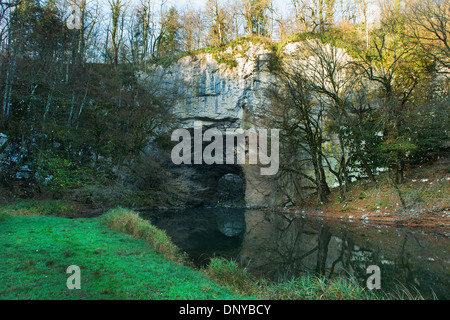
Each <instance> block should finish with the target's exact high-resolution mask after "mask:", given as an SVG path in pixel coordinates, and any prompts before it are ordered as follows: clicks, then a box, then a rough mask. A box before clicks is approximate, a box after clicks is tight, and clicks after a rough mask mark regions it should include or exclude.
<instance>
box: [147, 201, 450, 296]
mask: <svg viewBox="0 0 450 320" xmlns="http://www.w3.org/2000/svg"><path fill="white" fill-rule="evenodd" d="M145 216H146V217H148V218H149V219H151V221H152V223H154V224H155V225H157V226H158V227H159V228H162V229H165V230H166V231H167V232H168V234H169V235H170V236H171V237H172V239H173V241H174V242H175V243H176V244H177V245H178V246H179V247H181V248H182V249H183V250H185V251H186V252H187V253H188V254H190V256H191V257H192V259H193V260H194V262H195V263H197V264H199V265H201V264H206V263H207V262H208V259H209V258H210V257H212V256H225V257H227V258H233V259H236V260H238V261H239V262H240V263H241V264H242V265H245V266H247V268H248V270H249V271H250V272H251V273H253V274H255V275H261V276H264V277H268V278H271V279H273V280H278V279H280V278H289V277H292V276H295V275H299V274H302V273H304V272H314V273H320V274H323V275H326V276H333V275H337V274H341V275H348V274H350V275H354V276H356V277H357V278H358V279H360V280H361V282H362V284H364V281H365V279H367V277H368V275H367V274H366V270H367V267H368V266H369V265H378V266H379V267H380V268H381V275H382V279H381V281H382V288H383V289H389V288H391V287H393V286H394V285H395V284H399V283H401V284H404V285H414V286H415V287H417V288H418V289H419V290H420V292H421V293H422V294H423V295H424V297H426V298H432V297H433V292H434V293H435V294H436V295H437V297H438V298H440V299H449V298H450V289H449V288H450V286H449V284H450V272H449V263H450V256H449V252H448V249H449V248H450V247H449V244H450V242H449V238H448V237H447V236H446V235H445V234H432V233H431V234H430V233H425V232H421V231H413V230H406V229H397V228H394V227H388V226H363V225H358V224H356V223H351V224H350V223H343V222H336V221H333V222H329V221H328V222H327V221H321V220H316V219H311V218H310V219H307V218H292V217H287V216H283V215H281V214H278V213H272V212H267V211H261V210H244V209H236V208H235V209H232V208H220V209H219V208H209V209H184V210H177V211H165V212H158V213H151V214H146V215H145Z"/></svg>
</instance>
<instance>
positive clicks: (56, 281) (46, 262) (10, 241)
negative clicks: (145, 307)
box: [0, 209, 240, 300]
mask: <svg viewBox="0 0 450 320" xmlns="http://www.w3.org/2000/svg"><path fill="white" fill-rule="evenodd" d="M5 211H6V210H4V209H3V210H2V212H1V213H0V234H1V235H2V236H1V237H0V255H1V256H2V263H1V264H0V299H21V300H23V299H44V300H47V299H52V300H53V299H58V300H59V299H63V300H66V299H90V300H98V299H124V300H128V299H161V300H172V299H236V298H240V296H238V295H237V294H236V293H235V292H233V291H232V290H230V289H228V288H225V287H224V286H221V285H218V284H217V283H215V282H213V281H212V280H210V279H209V278H208V277H207V276H206V275H205V274H204V273H202V272H200V271H198V270H195V269H193V268H191V267H189V266H185V265H183V264H180V263H177V262H174V261H171V260H169V259H167V258H166V257H165V256H164V254H162V253H161V252H159V251H158V250H157V249H156V248H155V247H154V246H153V245H152V244H151V242H147V241H146V239H138V238H135V237H134V236H132V235H129V234H126V233H121V232H117V231H115V230H112V229H111V228H109V227H107V226H106V225H105V224H108V223H109V221H110V220H108V219H111V218H112V217H113V216H114V215H117V212H118V211H116V212H113V213H112V214H110V215H106V216H105V218H106V220H103V219H102V218H91V219H68V218H61V217H48V216H25V214H24V211H20V215H9V214H7V213H6V212H5ZM15 211H16V212H17V210H15ZM32 211H33V210H32ZM125 212H126V211H125ZM10 213H12V214H14V210H13V211H10ZM148 230H150V229H148ZM148 232H152V231H148ZM158 236H159V237H163V235H162V234H161V233H159V234H158V233H157V237H158ZM147 240H148V239H147ZM152 241H153V240H152ZM163 242H164V240H163ZM161 248H165V247H160V249H161ZM70 265H77V266H79V267H80V269H81V289H80V290H68V289H67V279H68V277H69V276H70V274H67V273H66V270H67V268H68V266H70Z"/></svg>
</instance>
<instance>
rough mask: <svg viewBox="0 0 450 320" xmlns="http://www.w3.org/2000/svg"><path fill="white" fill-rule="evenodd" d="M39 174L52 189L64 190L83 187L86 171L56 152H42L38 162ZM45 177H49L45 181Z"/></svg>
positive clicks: (43, 182)
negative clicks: (55, 153)
mask: <svg viewBox="0 0 450 320" xmlns="http://www.w3.org/2000/svg"><path fill="white" fill-rule="evenodd" d="M36 172H37V174H38V175H39V177H41V179H42V180H43V181H41V183H42V184H46V185H47V186H48V187H49V188H50V189H51V190H52V191H58V192H64V191H65V190H68V189H73V188H76V187H81V186H82V185H83V184H84V181H85V179H84V173H85V172H84V171H83V170H80V169H78V168H77V166H76V165H75V164H74V163H73V162H71V161H69V160H67V159H64V158H62V157H58V156H57V155H54V154H42V155H41V157H40V161H38V163H37V171H36ZM45 179H49V181H48V182H45Z"/></svg>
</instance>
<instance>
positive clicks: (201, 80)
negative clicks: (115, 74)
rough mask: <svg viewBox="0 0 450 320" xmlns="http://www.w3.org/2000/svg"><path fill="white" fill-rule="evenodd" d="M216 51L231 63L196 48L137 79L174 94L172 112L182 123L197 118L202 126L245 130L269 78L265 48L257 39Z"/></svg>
mask: <svg viewBox="0 0 450 320" xmlns="http://www.w3.org/2000/svg"><path fill="white" fill-rule="evenodd" d="M243 46H245V47H243ZM222 54H223V55H225V56H227V57H229V61H230V62H232V63H233V64H236V66H234V67H230V66H229V65H227V64H226V63H219V62H218V61H217V60H216V58H215V57H214V55H213V54H206V53H202V54H199V55H196V56H186V57H184V58H182V59H180V60H179V61H177V62H176V63H173V64H171V65H170V66H157V67H155V68H154V70H152V75H151V76H149V75H147V74H141V75H140V79H141V80H142V81H144V83H145V85H147V86H148V87H149V88H156V87H158V88H159V90H163V91H166V92H167V93H168V94H172V95H174V96H176V97H177V100H176V102H175V105H174V110H173V111H174V114H176V115H177V116H178V117H179V118H180V119H182V120H183V122H184V125H185V126H186V127H188V128H192V126H193V124H192V122H193V120H194V119H197V120H203V123H204V125H206V126H207V125H214V126H218V127H219V126H220V125H219V124H221V125H222V126H223V127H225V128H239V127H242V128H245V129H248V128H250V127H252V126H254V123H253V122H252V117H253V116H254V112H255V111H256V110H258V109H260V107H261V106H262V105H263V104H264V103H265V100H266V99H265V97H264V88H265V87H266V86H267V84H268V83H270V81H272V80H273V77H272V76H271V74H270V72H269V70H268V68H267V65H268V61H269V57H270V56H269V54H270V52H269V51H268V50H267V49H265V48H264V46H263V45H262V44H252V43H247V44H245V45H240V46H238V47H237V48H234V49H232V48H230V49H228V50H227V51H225V52H223V53H222ZM219 61H220V60H219Z"/></svg>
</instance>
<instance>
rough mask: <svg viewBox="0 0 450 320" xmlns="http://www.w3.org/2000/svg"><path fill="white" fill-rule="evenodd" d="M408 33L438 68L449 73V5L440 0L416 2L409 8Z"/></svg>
mask: <svg viewBox="0 0 450 320" xmlns="http://www.w3.org/2000/svg"><path fill="white" fill-rule="evenodd" d="M408 17H409V19H408V20H409V22H410V23H408V26H409V32H410V33H411V35H412V36H413V38H414V39H415V40H416V42H417V43H418V44H419V45H420V46H421V47H422V49H423V50H424V51H425V52H426V53H427V54H429V55H430V56H431V57H432V58H433V59H434V60H435V61H436V62H438V64H439V65H440V66H438V70H437V71H438V72H442V73H446V74H449V73H450V3H449V1H440V0H423V1H416V2H415V3H413V5H412V6H411V8H410V14H408Z"/></svg>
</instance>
